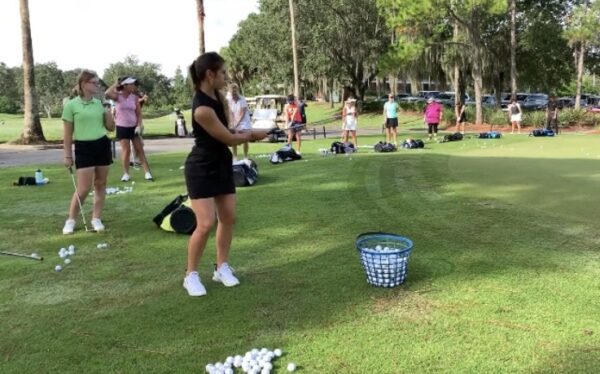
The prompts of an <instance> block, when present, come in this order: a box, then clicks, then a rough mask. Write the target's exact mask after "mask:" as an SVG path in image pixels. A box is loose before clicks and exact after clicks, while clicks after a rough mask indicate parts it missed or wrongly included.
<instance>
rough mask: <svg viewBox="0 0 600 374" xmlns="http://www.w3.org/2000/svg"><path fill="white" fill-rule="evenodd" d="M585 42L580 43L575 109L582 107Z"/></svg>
mask: <svg viewBox="0 0 600 374" xmlns="http://www.w3.org/2000/svg"><path fill="white" fill-rule="evenodd" d="M585 44H586V43H585V42H581V43H579V61H577V92H576V94H575V109H579V108H581V85H582V82H583V62H584V56H585V47H586V45H585Z"/></svg>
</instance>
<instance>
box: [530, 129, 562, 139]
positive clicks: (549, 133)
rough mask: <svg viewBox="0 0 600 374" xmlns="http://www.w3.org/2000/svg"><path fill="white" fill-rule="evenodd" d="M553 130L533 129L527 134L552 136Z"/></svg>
mask: <svg viewBox="0 0 600 374" xmlns="http://www.w3.org/2000/svg"><path fill="white" fill-rule="evenodd" d="M554 135H556V134H555V133H554V131H552V130H550V129H535V130H533V131H532V132H531V134H529V136H536V137H537V136H554Z"/></svg>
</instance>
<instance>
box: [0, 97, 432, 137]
mask: <svg viewBox="0 0 600 374" xmlns="http://www.w3.org/2000/svg"><path fill="white" fill-rule="evenodd" d="M306 110H307V117H308V119H309V125H308V127H309V129H312V127H313V126H312V125H311V124H312V123H314V122H323V123H322V124H319V125H315V126H314V127H315V128H316V129H317V131H322V128H323V126H325V128H326V129H327V131H330V130H339V129H340V128H341V120H332V117H333V116H334V115H336V114H340V113H341V107H340V106H339V104H336V106H335V108H334V109H331V106H330V104H327V103H317V102H309V103H308V107H307V109H306ZM184 116H185V119H186V122H187V123H188V129H191V123H192V121H191V112H190V111H189V110H188V111H184ZM420 118H421V117H420V116H415V115H414V114H402V113H401V114H400V116H399V118H398V120H399V122H400V124H401V125H400V129H403V130H406V129H409V128H411V126H412V127H414V126H415V121H419V119H420ZM41 121H42V129H43V130H44V135H45V137H46V140H48V141H59V140H62V137H63V132H62V131H63V126H62V121H61V120H60V119H59V118H51V119H47V118H42V119H41ZM2 122H3V123H2ZM174 122H175V116H174V115H173V114H170V115H166V116H163V117H159V118H149V119H144V127H145V129H144V136H145V137H157V136H171V135H173V131H174V129H173V127H174ZM382 123H383V116H382V115H381V114H380V113H377V114H372V113H368V114H365V115H363V116H361V117H360V118H359V127H360V129H372V130H379V129H381V126H382ZM22 131H23V116H22V115H12V114H2V113H0V143H6V142H10V141H14V140H16V139H18V138H19V136H20V135H21V132H22Z"/></svg>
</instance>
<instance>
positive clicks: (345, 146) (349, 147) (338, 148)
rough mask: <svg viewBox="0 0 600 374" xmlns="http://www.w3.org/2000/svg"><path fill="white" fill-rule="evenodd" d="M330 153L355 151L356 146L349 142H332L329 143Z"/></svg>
mask: <svg viewBox="0 0 600 374" xmlns="http://www.w3.org/2000/svg"><path fill="white" fill-rule="evenodd" d="M330 150H331V153H335V154H340V153H354V152H356V148H354V144H352V143H350V142H346V143H342V142H333V143H331V148H330Z"/></svg>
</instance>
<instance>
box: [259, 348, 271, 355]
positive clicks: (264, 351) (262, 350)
mask: <svg viewBox="0 0 600 374" xmlns="http://www.w3.org/2000/svg"><path fill="white" fill-rule="evenodd" d="M267 352H269V350H268V349H267V348H263V349H261V350H260V354H261V355H264V354H266V353H267Z"/></svg>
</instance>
